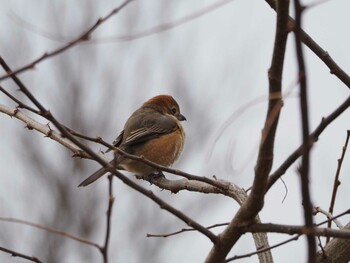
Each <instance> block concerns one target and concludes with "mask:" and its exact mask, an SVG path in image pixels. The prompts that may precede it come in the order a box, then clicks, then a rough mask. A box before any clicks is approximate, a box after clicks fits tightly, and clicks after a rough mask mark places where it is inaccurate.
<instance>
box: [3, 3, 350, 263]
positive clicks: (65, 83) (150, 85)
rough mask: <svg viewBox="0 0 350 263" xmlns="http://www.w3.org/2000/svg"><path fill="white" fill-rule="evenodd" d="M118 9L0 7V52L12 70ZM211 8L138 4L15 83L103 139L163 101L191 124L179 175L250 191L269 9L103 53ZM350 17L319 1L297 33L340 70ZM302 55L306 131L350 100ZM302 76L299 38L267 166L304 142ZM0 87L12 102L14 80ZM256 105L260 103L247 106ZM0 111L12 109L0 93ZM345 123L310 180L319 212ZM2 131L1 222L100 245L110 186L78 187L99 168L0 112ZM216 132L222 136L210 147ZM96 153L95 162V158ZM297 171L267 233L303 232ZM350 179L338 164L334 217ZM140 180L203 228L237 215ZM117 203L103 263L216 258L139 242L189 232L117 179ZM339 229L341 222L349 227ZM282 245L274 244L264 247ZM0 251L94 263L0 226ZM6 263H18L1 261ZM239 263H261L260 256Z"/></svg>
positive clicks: (214, 17) (270, 198)
mask: <svg viewBox="0 0 350 263" xmlns="http://www.w3.org/2000/svg"><path fill="white" fill-rule="evenodd" d="M308 2H309V1H308ZM310 2H311V1H310ZM120 3H121V1H93V0H86V1H71V0H69V1H68V0H66V1H62V0H60V1H58V0H55V1H54V0H52V1H44V0H35V1H34V0H32V1H28V0H26V1H24V0H11V1H6V0H0V6H1V8H0V32H1V34H0V54H1V56H3V57H4V59H5V60H6V61H7V62H8V63H9V64H10V65H11V66H12V67H13V68H17V67H20V66H22V65H24V64H26V63H28V62H30V61H32V60H33V59H35V58H37V57H39V56H41V55H42V54H43V53H44V52H46V51H51V50H53V49H55V48H57V47H59V46H61V45H63V44H64V43H66V42H68V41H69V40H71V39H73V38H75V37H76V36H78V35H79V34H80V33H81V32H83V31H84V30H85V29H87V28H88V27H90V26H92V24H93V23H95V21H96V20H97V19H98V18H99V17H101V16H104V15H106V14H107V13H109V12H110V11H111V10H112V9H113V8H115V7H116V6H118V5H119V4H120ZM212 3H215V1H204V0H202V1H195V0H191V1H184V0H182V1H160V0H158V1H146V0H139V1H135V2H133V3H132V4H130V6H128V7H126V8H125V9H124V10H123V11H122V12H121V13H120V14H118V15H116V16H115V17H113V18H111V19H110V20H109V21H108V22H106V23H105V24H104V25H102V26H101V27H100V28H99V29H98V30H97V31H96V33H94V34H93V39H100V41H99V43H95V44H86V45H78V46H76V47H74V48H72V49H70V50H68V51H67V52H65V53H63V54H61V55H59V56H57V57H54V58H51V59H48V60H46V61H45V62H43V63H41V64H39V65H38V66H37V67H36V68H35V70H31V71H27V72H26V73H24V74H21V75H20V78H21V79H22V80H23V81H24V83H25V84H26V85H27V87H28V88H29V89H30V90H31V91H32V92H33V94H34V95H35V96H37V97H38V98H39V99H40V101H41V102H42V103H43V104H44V106H46V107H47V108H49V109H50V110H51V111H52V113H53V114H55V116H56V117H57V118H58V119H59V120H61V121H62V122H63V123H64V124H66V125H68V126H70V127H72V128H74V129H76V130H79V131H82V132H85V133H86V134H88V135H91V136H95V135H99V136H102V137H103V138H104V139H106V140H108V141H112V140H113V139H114V138H115V137H116V136H117V134H118V133H119V131H120V130H121V129H122V126H123V124H124V122H125V120H126V119H127V117H128V116H129V115H130V114H131V113H132V111H133V110H134V109H135V108H137V107H139V106H140V105H141V104H142V103H143V102H144V101H145V100H147V99H148V98H150V97H152V96H154V95H157V94H171V95H173V96H174V97H175V98H176V100H177V101H178V102H179V104H180V106H181V110H182V112H183V114H184V115H185V116H186V117H187V120H188V121H187V122H186V123H185V124H184V125H185V129H186V131H187V141H186V147H185V149H184V154H183V155H182V157H181V159H180V161H179V162H177V163H176V164H175V166H174V167H176V168H179V169H181V170H184V171H186V172H190V173H193V174H197V175H205V176H209V177H210V176H212V175H214V174H215V175H216V176H217V177H219V178H223V179H225V180H229V181H232V182H234V183H235V184H237V185H239V186H241V187H243V188H248V187H249V186H250V185H251V182H252V178H253V176H254V164H255V160H256V153H257V149H258V142H259V139H260V131H261V128H262V125H263V121H264V118H265V114H266V97H265V95H266V94H267V88H268V79H267V71H268V68H269V65H270V61H271V55H272V48H273V41H274V32H275V12H274V11H273V10H272V9H271V8H270V7H269V6H268V5H267V4H266V3H265V1H263V0H250V1H243V0H235V1H231V2H230V3H229V4H227V5H225V6H223V7H221V8H219V9H216V10H214V11H212V12H210V13H208V14H206V15H204V16H202V17H200V18H198V19H195V20H193V21H191V22H188V23H186V24H183V25H181V26H179V27H176V28H174V29H171V30H169V31H166V32H162V33H159V34H156V35H153V36H148V37H145V38H141V39H139V40H134V41H126V42H117V41H112V42H111V43H101V42H103V41H101V39H103V38H104V39H106V38H107V37H110V36H115V35H130V34H135V33H138V32H140V31H143V30H146V29H149V28H151V27H153V26H155V25H158V24H161V23H165V22H172V21H176V20H177V19H179V18H181V17H183V16H186V15H188V14H191V13H193V12H195V11H197V10H199V9H201V8H203V7H205V6H208V5H211V4H212ZM303 3H304V4H305V3H306V1H303ZM311 3H317V1H312V2H311ZM291 10H292V12H293V9H291ZM349 10H350V2H349V1H348V0H331V1H327V2H326V3H324V4H321V5H318V6H315V7H313V8H311V9H310V10H308V11H307V12H305V14H304V26H303V28H304V29H305V31H306V32H308V33H309V34H310V35H311V36H312V37H313V38H314V40H316V42H318V44H320V45H321V46H322V47H323V48H324V49H325V50H327V51H328V52H329V53H330V55H331V56H332V57H333V58H334V60H335V61H336V62H337V63H338V64H339V65H340V66H341V67H342V68H343V69H344V70H345V71H346V72H348V73H349V70H348V69H349V68H350V55H349V51H348V49H349V46H350V35H349V34H348V30H349V24H350V16H349ZM47 33H50V34H51V36H47ZM55 39H59V40H60V41H57V40H55ZM304 50H305V58H306V65H307V77H308V88H309V93H308V94H309V101H310V104H309V105H310V128H311V130H313V129H314V128H315V127H316V126H317V125H318V124H319V122H320V121H321V118H322V117H323V116H326V115H328V114H329V113H330V112H331V111H333V110H334V109H335V108H336V107H337V105H338V104H340V103H341V102H342V101H343V100H345V98H346V97H348V95H349V90H348V88H347V87H346V86H345V85H343V84H342V83H341V82H340V81H339V80H338V79H336V78H335V77H334V76H333V75H331V74H330V73H329V69H328V68H327V67H326V66H325V65H324V64H323V63H322V62H321V61H320V60H319V59H318V58H317V57H316V56H315V55H314V54H313V53H311V52H310V51H309V50H308V49H307V48H305V49H304ZM3 73H4V72H2V71H1V75H2V74H3ZM296 79H297V71H296V58H295V50H294V38H293V35H290V38H289V41H288V45H287V53H286V60H285V66H284V75H283V89H284V90H286V89H290V88H294V89H293V92H292V95H290V96H289V97H288V98H286V99H285V105H284V107H283V109H282V114H281V118H280V123H279V127H278V130H277V138H276V144H275V161H274V168H276V167H278V166H279V165H280V164H281V163H282V162H283V161H284V160H285V158H286V157H288V155H289V154H290V153H291V152H292V151H294V149H295V148H296V147H297V146H298V145H299V144H300V142H301V129H300V111H299V108H298V105H299V104H298V92H297V90H298V87H297V86H296V85H295V81H296ZM1 85H3V86H4V87H5V88H6V89H7V90H10V91H13V93H14V94H18V92H17V91H16V90H17V87H16V86H15V85H13V84H12V81H11V80H7V81H4V82H2V83H1ZM257 98H264V100H261V101H260V102H257V103H253V106H251V107H244V105H245V104H246V103H249V102H250V101H252V100H255V99H257ZM0 103H1V104H5V105H8V106H11V107H14V106H15V104H14V103H12V102H11V101H9V100H8V99H7V98H6V97H5V96H4V95H1V94H0ZM242 107H243V108H244V112H242V114H241V115H239V117H238V118H237V119H235V121H234V122H231V124H230V125H229V126H228V127H226V128H225V129H224V123H225V122H226V121H227V120H228V119H229V118H230V116H231V115H232V114H234V113H235V112H237V110H239V109H241V108H242ZM38 120H39V121H41V122H42V123H46V121H45V120H42V119H38ZM349 120H350V113H349V112H346V113H344V114H343V115H342V116H341V117H340V118H338V119H337V120H336V121H335V122H334V123H333V124H332V125H331V126H330V127H329V128H327V130H326V131H325V132H324V133H323V134H322V135H321V137H320V140H319V142H318V143H317V144H316V146H315V147H314V148H313V150H312V152H311V182H310V183H311V193H312V201H313V203H314V205H315V206H320V207H322V208H324V209H328V207H329V202H330V195H331V190H332V184H333V179H334V174H335V171H336V167H337V159H338V158H339V157H340V154H341V149H342V146H343V144H344V141H345V136H346V130H347V129H348V128H349ZM0 132H1V133H0V134H1V136H0V174H1V176H0V216H4V217H16V218H21V219H25V220H29V221H32V222H37V223H40V224H43V225H47V226H52V227H56V228H61V229H64V230H66V231H70V232H72V233H73V234H76V235H79V236H83V237H86V238H88V239H90V240H93V241H95V242H98V243H99V244H102V242H103V239H104V233H105V231H104V229H105V211H106V208H107V180H106V179H105V180H103V179H102V180H100V181H99V182H98V183H96V184H94V185H92V186H90V187H88V188H84V189H80V188H79V189H78V188H77V185H78V184H79V182H80V181H82V180H83V179H84V178H85V177H87V176H88V175H89V173H91V172H93V171H94V170H95V169H97V168H98V165H97V164H96V163H92V162H91V161H88V160H79V159H74V158H71V153H70V152H68V150H66V149H64V148H63V147H62V146H60V145H58V144H56V143H55V142H52V141H50V140H49V139H47V138H44V137H43V136H42V135H40V134H38V133H36V132H32V131H28V130H26V129H24V124H23V123H20V122H19V121H18V120H15V119H11V118H9V117H8V116H5V115H2V114H0ZM220 132H222V135H221V136H219V137H218V134H219V133H220ZM216 138H218V141H217V142H216V143H215V139H216ZM94 147H95V149H96V151H97V150H99V149H100V148H99V146H94ZM213 147H214V148H213ZM296 169H297V165H294V166H293V167H292V168H291V169H290V170H289V171H288V173H287V174H286V175H285V176H284V177H283V178H284V180H285V182H286V184H287V187H288V195H287V197H286V200H285V201H284V203H282V199H283V197H284V194H285V190H284V186H283V185H282V183H281V182H277V183H276V184H275V185H274V187H273V188H272V190H271V191H270V192H269V193H268V194H267V196H266V201H265V207H264V209H263V211H262V212H261V213H260V216H261V219H262V221H263V222H273V223H283V224H301V223H302V222H303V216H302V206H301V200H300V187H299V181H298V176H297V175H298V174H297V172H296ZM273 170H274V169H273ZM349 172H350V163H349V158H348V157H347V156H346V158H345V161H344V164H343V168H342V174H341V182H342V184H341V186H340V189H339V192H338V199H337V203H336V206H335V214H338V213H340V212H343V211H344V210H346V209H348V208H349V195H348V192H349V191H350V187H349V185H350V179H349V176H348V174H349ZM130 176H132V175H130ZM168 177H169V178H171V176H170V175H169V176H168ZM139 183H142V184H143V185H144V186H145V187H148V188H150V189H152V190H153V191H154V192H155V193H156V194H157V195H159V196H162V197H163V198H165V199H166V200H167V201H168V202H169V203H170V204H172V205H174V206H175V207H176V208H178V209H180V210H182V211H184V212H186V213H187V214H188V215H189V216H191V217H192V218H194V219H195V220H197V221H198V222H200V223H201V224H203V225H211V224H214V223H222V222H227V221H228V220H230V219H231V218H232V216H233V215H234V213H235V212H236V211H237V204H236V203H235V202H234V201H232V200H229V199H228V198H224V197H218V196H210V195H204V194H198V193H186V192H181V193H179V194H176V195H174V194H170V193H168V192H167V191H160V190H159V189H158V188H156V187H153V186H149V184H148V183H143V182H139ZM114 193H115V196H116V202H115V205H114V208H113V217H112V236H111V244H110V253H109V255H110V259H111V262H129V263H133V262H155V263H158V262H167V263H175V262H203V260H204V259H205V257H206V255H207V253H208V251H209V250H210V248H211V243H210V241H209V240H208V239H207V238H205V237H204V236H202V235H201V234H199V233H184V234H181V235H177V236H175V237H169V238H166V239H161V238H160V239H157V238H147V237H146V233H155V234H158V233H168V232H172V231H176V230H179V229H181V228H183V227H185V225H184V224H183V223H182V222H181V221H179V220H178V219H177V218H175V217H173V216H172V215H170V214H169V213H168V212H166V211H163V210H160V209H159V207H158V206H157V205H155V204H154V203H153V202H152V201H151V200H149V199H146V198H145V197H143V196H142V195H140V194H139V193H137V192H135V191H133V190H131V189H129V188H128V187H126V186H125V185H123V184H122V183H121V182H120V181H118V180H115V181H114ZM322 220H324V217H323V216H317V218H316V221H318V222H319V221H322ZM340 221H341V222H343V223H344V224H345V223H346V222H348V221H349V217H344V218H342V219H341V220H340ZM287 238H289V236H286V235H275V234H270V235H269V241H270V245H273V244H275V243H277V242H279V241H282V240H285V239H287ZM0 246H3V247H7V248H10V249H13V250H16V251H19V252H22V253H25V254H29V255H35V256H37V257H38V258H39V259H41V260H43V261H45V262H101V260H102V259H101V256H100V255H99V252H98V251H97V250H96V249H94V248H92V247H89V246H86V245H82V244H80V243H77V242H75V241H71V240H68V239H65V238H63V237H60V236H55V235H53V234H47V233H45V232H43V231H41V230H37V229H32V228H31V227H28V226H22V225H15V224H11V223H5V222H0ZM253 250H254V245H253V241H252V238H251V236H250V235H245V236H244V237H243V238H242V239H241V240H240V241H239V242H238V243H237V245H236V246H235V247H234V248H233V250H232V251H231V253H230V255H231V256H232V255H236V254H242V253H246V252H251V251H253ZM305 252H306V246H305V241H304V238H301V239H300V240H298V241H294V242H291V243H289V244H288V245H285V246H283V247H280V248H277V249H274V250H273V251H272V253H273V256H274V260H275V262H305V255H306V253H305ZM291 255H293V257H291ZM0 262H24V260H21V259H18V258H11V257H10V256H9V255H8V254H5V253H0ZM239 262H257V257H256V256H255V257H251V258H248V259H245V260H240V261H239Z"/></svg>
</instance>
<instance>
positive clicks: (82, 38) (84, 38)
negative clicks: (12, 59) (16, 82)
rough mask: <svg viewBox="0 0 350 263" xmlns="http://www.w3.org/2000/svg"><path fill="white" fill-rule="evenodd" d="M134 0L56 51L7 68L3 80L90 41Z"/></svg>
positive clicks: (127, 0)
mask: <svg viewBox="0 0 350 263" xmlns="http://www.w3.org/2000/svg"><path fill="white" fill-rule="evenodd" d="M132 1H133V0H126V1H124V2H123V3H122V4H121V5H120V6H118V7H117V8H115V9H113V10H112V11H111V12H110V13H109V14H107V15H106V16H104V17H102V18H99V19H98V20H97V21H96V22H95V23H94V25H93V26H92V27H90V28H89V29H87V30H86V31H84V32H83V33H82V34H81V35H80V36H79V37H77V38H76V39H74V40H72V41H70V42H69V43H67V44H65V45H63V46H62V47H60V48H57V49H55V50H54V51H51V52H46V53H44V54H43V55H42V56H41V57H39V58H37V59H35V60H33V61H32V62H30V63H28V64H27V65H25V66H22V67H20V68H18V69H16V70H6V72H7V74H5V75H3V76H1V77H0V81H1V80H5V79H8V78H10V77H13V76H15V75H17V74H19V73H22V72H24V71H26V70H29V69H33V68H34V67H35V66H36V65H37V64H39V63H40V62H42V61H44V60H45V59H48V58H50V57H53V56H56V55H58V54H61V53H62V52H64V51H66V50H68V49H70V48H71V47H74V46H76V45H77V44H78V43H80V42H84V41H88V40H89V39H90V36H91V34H92V33H93V32H94V31H95V30H96V29H97V28H98V27H99V26H101V25H102V24H103V23H104V22H106V21H107V20H108V19H109V18H111V17H112V16H114V15H115V14H117V13H119V11H121V10H122V9H123V8H124V7H126V6H127V5H128V4H129V3H131V2H132Z"/></svg>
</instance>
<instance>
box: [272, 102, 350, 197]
mask: <svg viewBox="0 0 350 263" xmlns="http://www.w3.org/2000/svg"><path fill="white" fill-rule="evenodd" d="M349 107H350V96H349V97H348V98H347V99H346V100H345V101H344V102H343V103H342V104H340V106H338V107H337V108H336V109H335V110H334V111H333V112H332V113H331V114H329V115H328V116H327V117H326V118H322V120H321V123H320V124H319V125H318V126H317V127H316V129H315V130H314V131H313V132H312V133H311V134H310V135H309V139H308V140H309V144H308V145H309V147H311V146H312V145H313V143H315V142H316V141H317V140H318V137H319V136H320V134H321V133H322V132H323V131H324V130H325V129H326V128H327V126H328V125H329V124H331V123H332V122H333V121H334V120H335V119H336V118H338V117H339V116H340V115H341V114H342V113H343V112H344V111H345V110H346V109H347V108H349ZM302 154H303V145H300V146H299V147H298V148H297V149H296V150H295V151H294V152H293V153H292V154H291V155H290V156H289V157H288V158H287V159H286V160H285V161H284V162H283V163H282V164H281V166H280V167H279V168H277V169H276V171H275V172H274V173H272V174H271V175H270V177H269V183H268V187H267V191H268V190H269V189H270V188H271V186H272V185H273V184H274V183H275V182H276V181H277V180H278V178H280V177H281V176H282V175H283V174H285V172H286V171H287V169H288V168H289V167H290V166H291V165H292V164H293V163H294V162H295V161H296V160H297V159H298V158H299V157H300V156H301V155H302Z"/></svg>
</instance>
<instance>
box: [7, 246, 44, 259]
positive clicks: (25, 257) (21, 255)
mask: <svg viewBox="0 0 350 263" xmlns="http://www.w3.org/2000/svg"><path fill="white" fill-rule="evenodd" d="M0 250H1V251H3V252H5V253H8V254H11V256H13V257H19V258H24V259H27V260H29V261H32V262H37V263H42V261H40V260H39V259H38V258H37V257H34V256H27V255H25V254H22V253H19V252H16V251H14V250H10V249H7V248H4V247H0Z"/></svg>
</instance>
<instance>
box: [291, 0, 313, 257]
mask: <svg viewBox="0 0 350 263" xmlns="http://www.w3.org/2000/svg"><path fill="white" fill-rule="evenodd" d="M294 6H295V30H294V33H295V48H296V55H297V61H298V75H299V82H300V111H301V124H302V125H301V126H302V137H303V146H302V151H303V155H302V159H301V166H300V168H299V172H300V179H301V181H300V182H301V195H302V200H303V210H304V221H305V226H306V227H307V228H308V229H311V230H312V228H313V217H312V208H313V205H312V202H311V197H310V187H309V177H310V147H308V144H309V110H308V98H307V83H306V80H307V77H306V70H305V62H304V54H303V49H302V43H301V36H300V35H301V33H300V31H301V18H302V12H303V10H304V7H303V6H301V4H300V2H299V0H294ZM306 239H307V244H308V262H309V263H312V262H315V261H316V240H315V236H314V235H313V231H310V234H308V235H307V236H306Z"/></svg>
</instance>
